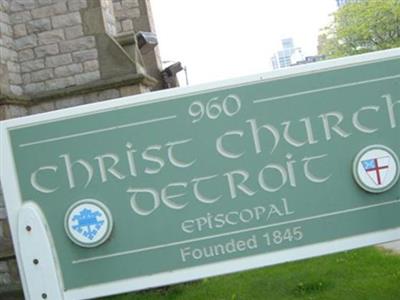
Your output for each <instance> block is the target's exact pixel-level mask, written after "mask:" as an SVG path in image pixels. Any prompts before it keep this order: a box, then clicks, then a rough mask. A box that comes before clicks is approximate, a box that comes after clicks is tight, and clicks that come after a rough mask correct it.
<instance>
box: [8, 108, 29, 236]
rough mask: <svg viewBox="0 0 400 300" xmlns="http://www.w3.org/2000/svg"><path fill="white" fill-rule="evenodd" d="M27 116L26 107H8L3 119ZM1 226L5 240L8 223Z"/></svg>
mask: <svg viewBox="0 0 400 300" xmlns="http://www.w3.org/2000/svg"><path fill="white" fill-rule="evenodd" d="M27 114H28V111H27V109H26V107H24V106H18V105H8V106H7V109H6V114H5V117H6V119H12V118H18V117H23V116H26V115H27ZM3 226H7V228H6V230H5V234H4V236H5V237H6V238H9V229H8V223H7V222H4V223H3Z"/></svg>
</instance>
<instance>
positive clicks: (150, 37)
mask: <svg viewBox="0 0 400 300" xmlns="http://www.w3.org/2000/svg"><path fill="white" fill-rule="evenodd" d="M136 39H137V42H138V47H139V49H140V51H141V52H142V53H143V54H146V53H148V52H150V51H151V50H153V49H154V48H155V47H156V46H157V45H158V39H157V35H156V34H155V33H153V32H145V31H139V32H138V33H136Z"/></svg>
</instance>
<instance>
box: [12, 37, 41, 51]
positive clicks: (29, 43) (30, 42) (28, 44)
mask: <svg viewBox="0 0 400 300" xmlns="http://www.w3.org/2000/svg"><path fill="white" fill-rule="evenodd" d="M37 43H38V42H37V37H36V35H34V34H31V35H27V36H24V37H21V38H18V39H16V40H15V47H16V49H17V50H23V49H27V48H32V47H35V46H36V45H37Z"/></svg>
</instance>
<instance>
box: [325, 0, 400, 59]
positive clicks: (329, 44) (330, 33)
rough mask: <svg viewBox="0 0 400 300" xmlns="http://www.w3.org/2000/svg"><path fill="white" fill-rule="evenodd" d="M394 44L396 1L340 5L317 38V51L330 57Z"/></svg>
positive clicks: (398, 29)
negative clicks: (331, 20) (332, 19)
mask: <svg viewBox="0 0 400 300" xmlns="http://www.w3.org/2000/svg"><path fill="white" fill-rule="evenodd" d="M396 47H400V0H358V1H354V2H352V3H349V4H347V5H344V6H342V7H341V8H340V9H338V11H337V12H336V13H334V21H333V22H332V23H331V24H330V25H329V26H328V27H326V28H324V29H323V30H322V33H321V34H320V36H319V38H318V51H319V53H320V54H325V55H326V56H327V57H330V58H334V57H341V56H347V55H354V54H360V53H365V52H371V51H377V50H383V49H389V48H396Z"/></svg>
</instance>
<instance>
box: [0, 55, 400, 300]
mask: <svg viewBox="0 0 400 300" xmlns="http://www.w3.org/2000/svg"><path fill="white" fill-rule="evenodd" d="M391 59H400V48H397V49H390V50H384V51H379V52H373V53H367V54H362V55H357V56H352V57H346V58H340V59H335V60H330V61H324V62H318V63H314V64H309V65H301V66H298V67H293V68H289V69H284V70H279V71H274V72H269V73H265V74H261V75H251V76H247V77H242V78H237V79H229V80H226V81H221V82H216V83H209V84H203V85H197V86H190V87H185V88H179V89H170V90H167V91H159V92H152V93H147V94H142V95H135V96H128V97H124V98H119V99H116V100H110V101H106V102H100V103H93V104H86V105H82V106H78V107H72V108H66V109H61V110H57V111H52V112H47V113H42V114H37V115H32V116H26V117H21V118H16V119H10V120H5V121H1V122H0V140H1V141H2V142H1V143H0V154H1V155H0V165H1V168H0V178H1V182H2V187H3V194H4V198H5V205H6V209H7V215H8V218H9V223H10V229H11V233H12V239H13V244H14V248H15V252H16V256H17V260H18V261H19V262H20V261H21V257H20V254H19V253H20V251H19V250H20V249H19V244H18V235H17V233H18V226H17V220H18V214H19V210H20V209H21V207H22V197H21V192H20V188H19V185H18V179H17V173H16V166H15V163H14V155H13V151H12V147H11V141H10V136H9V132H10V131H11V130H13V129H18V128H22V127H27V126H30V125H31V126H34V125H38V124H42V123H49V122H52V121H56V120H62V119H71V118H75V117H79V116H86V115H90V114H94V113H98V112H103V111H109V110H111V109H122V108H125V107H132V106H136V105H146V104H153V103H157V102H162V101H168V100H171V99H177V98H179V97H183V96H187V95H190V94H193V93H196V92H200V91H212V90H215V89H219V88H227V87H232V86H237V85H239V84H247V83H251V82H265V81H272V80H277V79H281V78H288V77H291V76H294V75H307V74H312V73H317V72H322V71H329V70H334V69H344V68H346V67H351V66H352V65H354V64H358V65H360V64H366V63H373V62H379V61H383V60H391ZM399 200H400V199H399ZM399 236H400V228H396V229H391V230H385V231H379V232H375V233H369V234H366V235H362V236H353V237H350V238H346V239H343V240H333V241H329V242H326V243H320V244H314V245H309V246H305V247H298V248H294V249H289V250H283V251H278V252H276V253H270V254H262V255H258V256H255V257H253V256H250V257H245V258H240V259H236V260H229V261H227V262H221V263H216V264H209V265H203V266H199V267H194V268H187V269H181V270H179V271H172V272H167V273H159V274H156V275H153V276H145V277H138V278H134V279H125V280H120V281H112V282H109V283H102V284H96V285H91V286H88V287H85V288H80V289H72V290H67V291H64V299H65V300H68V299H87V298H93V297H100V296H107V295H112V294H117V293H123V292H129V291H136V290H140V289H144V288H149V287H156V286H162V285H167V284H174V283H178V282H184V281H190V280H195V279H199V278H204V277H209V276H216V275H223V274H227V273H231V272H237V271H244V270H248V269H252V268H256V267H263V266H268V265H272V264H277V263H280V262H286V261H289V259H291V260H297V259H303V258H306V257H313V256H319V255H324V254H330V253H334V252H339V251H344V250H347V249H350V248H356V247H364V246H368V245H373V244H378V243H384V242H389V241H392V240H396V239H398V238H399ZM327 248H329V249H327ZM299 249H300V250H302V251H300V250H299ZM289 256H290V257H289ZM227 264H231V265H232V268H229V269H228V268H227V267H226V266H227ZM18 268H19V271H20V274H21V277H22V284H23V286H24V293H25V297H26V299H30V298H29V296H28V295H29V293H28V291H26V290H25V289H26V287H27V284H26V281H25V276H24V272H25V270H24V269H23V266H22V265H21V264H20V263H19V264H18Z"/></svg>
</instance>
